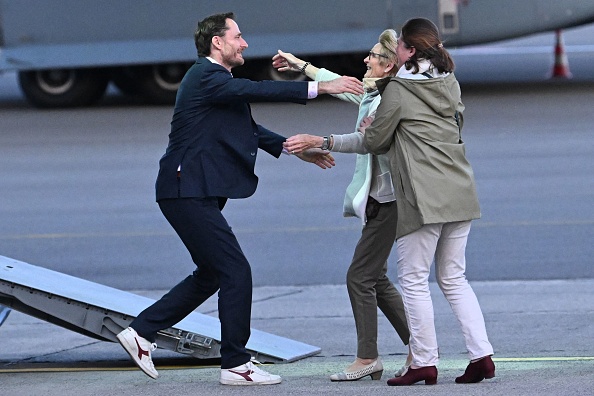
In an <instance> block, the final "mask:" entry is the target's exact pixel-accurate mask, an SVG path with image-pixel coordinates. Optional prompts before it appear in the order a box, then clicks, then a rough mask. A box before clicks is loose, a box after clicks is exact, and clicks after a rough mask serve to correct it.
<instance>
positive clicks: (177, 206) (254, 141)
mask: <svg viewBox="0 0 594 396" xmlns="http://www.w3.org/2000/svg"><path fill="white" fill-rule="evenodd" d="M195 43H196V48H197V50H198V56H199V57H198V60H197V62H196V63H195V64H194V65H193V66H192V67H191V68H190V69H189V70H188V72H187V74H186V75H185V77H184V79H183V80H182V83H181V85H180V88H179V90H178V93H177V98H176V103H175V111H174V114H173V120H172V122H171V133H170V134H169V145H168V147H167V150H166V152H165V154H164V155H163V157H162V158H161V160H160V162H159V165H160V167H159V174H158V177H157V182H156V193H157V202H158V204H159V207H160V209H161V211H162V212H163V214H164V215H165V217H166V218H167V220H168V221H169V223H170V224H171V226H172V227H173V228H174V229H175V231H176V232H177V234H178V235H179V237H180V238H181V240H182V241H183V243H184V245H185V246H186V248H187V249H188V250H189V252H190V254H191V256H192V260H193V261H194V263H195V264H196V267H197V268H196V270H195V271H194V272H193V273H192V275H190V276H188V277H187V278H186V279H184V280H183V281H182V282H180V283H179V284H178V285H176V286H175V287H174V288H173V289H171V290H170V291H169V292H168V293H167V294H166V295H165V296H163V297H162V298H161V299H160V300H159V301H157V302H155V303H154V304H153V305H151V306H150V307H148V308H147V309H145V310H144V311H143V312H141V313H140V314H139V315H138V317H137V318H136V319H135V320H134V321H133V322H132V323H131V324H130V327H129V328H127V329H125V330H123V331H122V332H121V333H120V334H118V336H117V337H118V340H119V341H120V343H121V344H122V346H123V347H124V348H125V349H126V351H127V352H128V353H129V354H130V356H131V357H132V359H133V360H134V362H135V363H136V364H137V365H138V366H139V367H140V368H141V369H142V370H143V371H144V372H145V373H146V374H147V375H149V376H150V377H152V378H157V377H158V373H157V371H156V370H155V367H154V365H153V362H152V359H151V351H152V350H154V349H155V348H156V345H155V344H154V341H155V339H156V334H157V332H158V331H159V330H163V329H166V328H169V327H171V326H173V325H175V324H176V323H178V322H179V321H180V320H182V319H183V318H184V317H186V316H187V315H188V314H190V313H191V312H192V311H194V310H195V309H196V308H197V307H198V306H199V305H200V304H202V303H203V302H204V301H205V300H206V299H208V298H209V297H210V296H212V295H213V294H214V293H216V292H217V291H219V319H220V322H221V375H220V382H221V383H222V384H227V385H258V384H261V385H265V384H277V383H280V382H281V378H280V377H279V376H278V375H273V374H270V373H268V372H266V371H264V370H262V369H260V368H259V367H257V366H255V365H254V364H253V363H252V361H251V355H250V353H249V352H247V350H246V348H245V346H246V344H247V342H248V339H249V337H250V316H251V304H252V275H251V268H250V265H249V263H248V261H247V259H246V258H245V256H244V254H243V252H242V251H241V248H240V246H239V243H238V242H237V239H236V238H235V235H234V234H233V232H232V231H231V228H230V227H229V225H228V224H227V221H226V220H225V218H224V217H223V215H222V212H221V210H222V209H223V206H224V205H225V202H226V200H227V199H228V198H246V197H249V196H251V195H252V194H253V193H254V192H255V190H256V185H257V183H258V178H257V176H256V175H255V174H254V165H255V161H256V153H257V151H258V149H262V150H264V151H266V152H268V153H269V154H271V155H274V156H275V157H277V158H278V157H279V156H280V155H281V153H282V151H283V142H284V141H285V138H284V137H283V136H281V135H278V134H276V133H274V132H271V131H269V130H268V129H266V128H264V127H263V126H261V125H258V124H256V122H255V121H254V120H253V118H252V116H251V110H250V106H249V103H250V102H294V103H301V104H305V102H306V100H307V99H312V98H314V97H316V96H317V95H318V94H323V93H343V92H347V93H354V94H362V93H363V88H362V84H361V82H359V81H358V80H357V79H355V78H352V77H341V78H338V79H336V80H333V81H329V82H320V83H318V82H281V81H262V82H254V81H250V80H246V79H239V78H237V79H236V78H233V76H232V74H231V69H232V68H234V67H236V66H240V65H242V64H243V62H244V60H243V55H242V53H243V51H244V50H245V49H246V48H247V46H248V45H247V43H246V41H245V40H244V39H243V37H242V35H241V32H240V30H239V27H238V26H237V23H236V22H235V21H234V15H233V13H227V14H217V15H212V16H209V17H207V18H205V19H204V20H203V21H201V22H199V24H198V29H197V30H196V33H195ZM300 158H301V159H303V160H305V161H308V162H313V163H315V164H317V165H318V166H320V167H322V168H327V167H331V166H333V165H334V160H333V158H332V157H331V155H330V154H329V153H327V152H323V151H313V152H308V153H305V154H303V155H300Z"/></svg>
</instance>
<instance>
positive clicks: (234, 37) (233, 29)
mask: <svg viewBox="0 0 594 396" xmlns="http://www.w3.org/2000/svg"><path fill="white" fill-rule="evenodd" d="M227 27H228V28H229V29H227V31H226V32H225V35H224V36H223V37H221V43H222V47H221V58H222V62H221V64H222V66H223V67H225V68H227V69H229V70H231V69H232V68H234V67H236V66H241V65H243V62H244V60H243V55H242V53H243V50H245V49H246V48H247V47H248V44H247V43H246V41H245V40H244V39H243V37H242V36H241V32H240V31H239V26H237V23H236V22H235V21H234V20H233V19H227Z"/></svg>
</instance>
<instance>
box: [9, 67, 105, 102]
mask: <svg viewBox="0 0 594 396" xmlns="http://www.w3.org/2000/svg"><path fill="white" fill-rule="evenodd" d="M108 82H109V78H108V76H107V73H106V72H105V71H104V70H102V69H50V70H33V71H21V72H19V84H20V87H21V90H22V91H23V94H24V95H25V98H26V99H27V101H29V103H31V104H32V105H34V106H36V107H39V108H59V107H81V106H89V105H92V104H93V103H95V102H97V101H98V100H99V99H100V98H101V97H102V96H103V94H104V93H105V90H106V88H107V83H108Z"/></svg>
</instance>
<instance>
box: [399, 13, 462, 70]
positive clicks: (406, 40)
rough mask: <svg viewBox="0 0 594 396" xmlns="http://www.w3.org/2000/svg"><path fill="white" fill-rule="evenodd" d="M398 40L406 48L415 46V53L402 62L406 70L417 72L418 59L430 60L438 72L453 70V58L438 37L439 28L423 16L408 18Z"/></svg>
mask: <svg viewBox="0 0 594 396" xmlns="http://www.w3.org/2000/svg"><path fill="white" fill-rule="evenodd" d="M399 40H401V41H402V43H403V44H404V46H405V47H406V48H411V47H414V48H416V51H415V54H414V55H413V56H412V57H411V58H410V59H409V60H408V61H406V62H405V63H404V65H405V66H406V70H410V69H411V68H412V69H413V73H418V72H419V59H427V60H429V61H431V63H432V64H433V66H435V67H436V68H437V70H438V71H439V72H440V73H450V72H453V71H454V68H455V65H454V60H453V59H452V57H451V56H450V53H449V52H448V51H447V50H446V49H445V48H443V44H442V42H441V39H440V38H439V30H438V29H437V26H435V24H434V23H433V22H431V21H430V20H428V19H425V18H414V19H409V20H408V21H407V22H406V23H405V24H404V26H403V27H402V31H401V33H400V38H399Z"/></svg>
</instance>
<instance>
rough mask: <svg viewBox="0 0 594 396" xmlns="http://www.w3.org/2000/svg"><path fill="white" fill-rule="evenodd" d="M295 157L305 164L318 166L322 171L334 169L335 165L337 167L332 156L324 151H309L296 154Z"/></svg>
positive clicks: (314, 149)
mask: <svg viewBox="0 0 594 396" xmlns="http://www.w3.org/2000/svg"><path fill="white" fill-rule="evenodd" d="M295 156H297V157H299V159H301V160H303V161H305V162H311V163H312V164H316V165H317V166H319V167H320V168H322V169H328V168H332V167H333V166H334V165H336V163H335V162H334V157H333V156H332V154H330V153H329V152H327V151H324V150H322V149H316V148H313V149H308V150H305V151H303V152H301V153H299V154H295Z"/></svg>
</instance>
